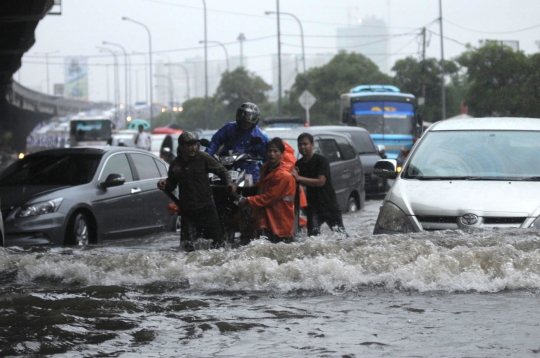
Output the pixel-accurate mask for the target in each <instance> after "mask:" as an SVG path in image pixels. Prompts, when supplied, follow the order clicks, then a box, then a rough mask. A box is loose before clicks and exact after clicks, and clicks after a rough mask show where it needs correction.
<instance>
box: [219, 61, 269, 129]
mask: <svg viewBox="0 0 540 358" xmlns="http://www.w3.org/2000/svg"><path fill="white" fill-rule="evenodd" d="M271 89H272V86H270V85H269V84H267V83H266V82H264V80H263V79H262V77H260V76H257V75H255V74H254V73H249V72H248V71H247V70H246V69H245V68H244V67H238V68H236V69H235V70H234V71H232V72H229V71H227V72H225V73H224V74H223V76H222V77H221V82H220V83H219V87H218V88H217V91H216V94H215V99H216V101H218V102H219V103H224V104H225V106H226V112H225V114H226V115H227V117H229V118H232V119H234V115H235V114H236V109H237V108H238V107H240V105H241V104H242V103H244V102H253V103H255V104H257V105H259V106H260V105H261V104H262V103H265V102H267V96H266V93H267V92H268V91H270V90H271ZM232 119H231V120H232Z"/></svg>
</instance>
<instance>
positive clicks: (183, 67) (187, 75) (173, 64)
mask: <svg viewBox="0 0 540 358" xmlns="http://www.w3.org/2000/svg"><path fill="white" fill-rule="evenodd" d="M165 66H178V67H181V68H182V69H183V70H184V73H185V74H186V89H187V99H189V72H188V70H187V68H186V66H184V65H182V64H181V63H168V64H165Z"/></svg>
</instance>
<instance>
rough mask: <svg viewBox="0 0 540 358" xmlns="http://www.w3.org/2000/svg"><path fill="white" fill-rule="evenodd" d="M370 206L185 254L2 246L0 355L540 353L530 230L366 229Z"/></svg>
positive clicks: (148, 245)
mask: <svg viewBox="0 0 540 358" xmlns="http://www.w3.org/2000/svg"><path fill="white" fill-rule="evenodd" d="M379 205H380V201H373V202H368V204H367V205H366V210H365V211H363V212H361V213H356V214H351V215H346V216H345V218H344V219H345V225H346V227H347V230H348V232H349V235H350V237H348V238H345V237H342V236H340V235H334V234H333V233H331V232H329V231H327V232H325V235H323V236H321V237H319V238H307V237H301V238H299V239H298V240H297V241H296V242H294V243H293V244H270V243H268V242H266V241H264V240H258V241H255V242H252V243H251V244H250V245H248V246H245V247H240V248H234V249H233V248H228V249H224V250H210V251H207V250H199V251H195V252H192V253H184V252H182V251H180V250H179V249H178V237H177V236H175V235H171V234H164V235H160V236H155V237H149V238H146V239H145V240H139V241H137V242H135V243H133V242H130V241H122V242H113V243H105V244H103V245H99V246H94V247H90V248H87V249H72V248H53V249H50V248H47V249H43V248H33V249H20V248H11V249H0V284H1V287H0V311H1V314H2V320H1V323H0V355H25V354H42V355H46V354H55V353H56V354H60V355H62V354H64V355H65V356H73V355H77V354H80V355H81V356H88V355H106V356H122V355H124V354H126V355H129V354H140V355H152V354H156V353H157V352H163V354H164V355H165V356H177V355H182V354H184V355H192V356H210V355H218V354H224V355H236V356H238V355H240V356H242V355H245V356H248V355H249V353H250V352H253V351H254V350H257V351H258V352H260V353H259V354H266V355H273V356H284V355H285V356H287V355H290V356H293V355H315V356H341V355H349V356H354V355H365V354H368V355H369V354H371V355H376V356H377V355H385V354H388V355H392V353H393V352H394V353H397V352H408V354H412V353H414V352H420V354H419V355H421V356H422V355H429V354H434V353H435V352H439V353H440V354H444V352H445V350H447V349H452V350H455V349H458V351H459V352H462V354H457V353H456V354H457V355H458V356H459V355H467V354H469V353H471V352H473V354H472V355H475V354H476V355H487V356H497V354H499V353H500V352H506V353H509V354H510V355H512V353H518V352H522V353H523V352H528V353H530V352H533V351H534V350H536V349H538V350H540V344H537V346H535V345H534V344H536V343H535V342H536V339H532V338H531V337H538V336H540V328H539V326H538V324H537V323H534V322H537V321H538V318H539V317H538V313H537V312H538V308H539V304H538V299H537V294H538V292H539V288H540V234H539V233H538V232H537V231H536V230H489V231H480V232H471V233H464V232H458V231H448V232H439V233H437V232H435V233H433V232H429V233H420V234H414V235H398V236H385V235H381V236H372V235H371V231H372V229H373V224H374V222H375V217H376V212H377V210H378V207H379ZM535 317H536V318H535ZM456 321H457V322H459V323H460V325H459V326H460V328H451V327H453V325H454V324H455V323H456ZM467 324H468V325H470V326H471V327H472V326H475V329H476V330H480V332H482V329H487V328H486V327H488V326H489V327H491V333H490V335H487V333H485V332H484V333H482V334H480V333H478V334H473V335H471V332H473V331H472V328H470V329H464V328H463V327H467ZM513 324H515V327H514V331H515V334H521V336H520V337H519V338H516V337H515V336H513V335H510V337H508V331H506V328H504V327H507V325H510V326H512V325H513ZM535 324H536V325H535ZM486 332H487V331H486ZM505 333H506V334H505ZM531 335H532V336H531ZM405 337H406V339H405ZM448 337H452V339H453V340H455V342H458V341H459V342H461V343H459V344H458V343H455V342H454V343H453V344H451V343H442V342H443V339H446V341H444V342H447V341H448ZM505 337H506V338H505ZM421 342H422V344H421V345H420V343H421ZM497 349H499V350H501V351H498V350H497ZM458 351H456V352H458ZM494 352H496V354H493V353H494ZM400 354H402V353H400ZM440 354H439V355H440ZM404 355H407V354H404Z"/></svg>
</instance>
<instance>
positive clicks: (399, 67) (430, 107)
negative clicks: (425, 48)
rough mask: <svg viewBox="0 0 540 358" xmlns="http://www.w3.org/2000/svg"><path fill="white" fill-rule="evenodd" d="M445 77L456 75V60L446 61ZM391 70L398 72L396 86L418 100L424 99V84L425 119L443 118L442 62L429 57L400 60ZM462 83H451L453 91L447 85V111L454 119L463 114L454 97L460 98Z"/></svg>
mask: <svg viewBox="0 0 540 358" xmlns="http://www.w3.org/2000/svg"><path fill="white" fill-rule="evenodd" d="M444 68H445V74H447V75H449V76H455V75H456V74H457V72H458V66H457V65H456V63H455V62H453V61H445V63H444ZM392 71H394V72H396V75H395V76H394V84H395V85H396V86H397V87H399V89H400V90H401V92H404V93H411V94H413V95H414V96H415V97H416V98H419V97H422V85H424V86H425V104H424V105H421V106H419V111H420V113H422V115H423V118H424V120H426V121H429V122H436V121H438V120H440V119H441V116H442V114H441V103H442V101H441V100H442V95H441V73H442V69H441V63H440V61H439V60H437V59H434V58H429V59H426V60H424V61H418V60H416V59H415V58H413V57H407V58H405V59H403V60H398V61H397V62H396V63H395V65H394V67H392ZM460 84H461V82H460V81H458V78H456V79H455V80H454V79H453V80H452V86H453V87H452V90H451V91H449V90H448V89H449V88H448V86H446V93H447V95H446V108H447V116H448V117H450V116H453V115H456V114H458V113H459V112H460V100H461V99H462V98H461V99H459V98H455V96H456V95H459V89H458V86H459V85H460Z"/></svg>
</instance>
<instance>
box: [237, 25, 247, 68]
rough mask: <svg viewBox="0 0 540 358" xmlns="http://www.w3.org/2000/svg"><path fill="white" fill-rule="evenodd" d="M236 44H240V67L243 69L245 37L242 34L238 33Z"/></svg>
mask: <svg viewBox="0 0 540 358" xmlns="http://www.w3.org/2000/svg"><path fill="white" fill-rule="evenodd" d="M237 40H238V42H240V67H244V48H243V45H244V41H246V35H244V33H243V32H242V33H240V35H238V38H237Z"/></svg>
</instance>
